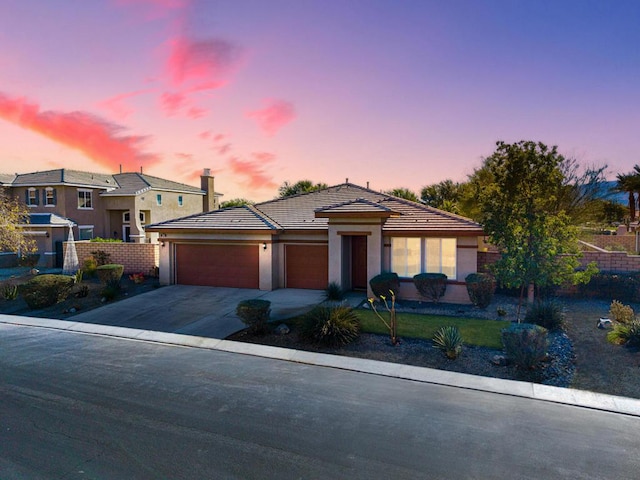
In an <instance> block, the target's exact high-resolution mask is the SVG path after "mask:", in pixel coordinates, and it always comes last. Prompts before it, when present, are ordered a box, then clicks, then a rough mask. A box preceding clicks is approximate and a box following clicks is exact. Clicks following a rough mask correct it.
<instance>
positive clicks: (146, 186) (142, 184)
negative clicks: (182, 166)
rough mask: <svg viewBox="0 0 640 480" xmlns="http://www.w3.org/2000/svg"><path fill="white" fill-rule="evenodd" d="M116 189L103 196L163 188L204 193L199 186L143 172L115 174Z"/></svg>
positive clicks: (181, 191) (138, 192)
mask: <svg viewBox="0 0 640 480" xmlns="http://www.w3.org/2000/svg"><path fill="white" fill-rule="evenodd" d="M113 179H114V180H115V182H116V187H117V188H116V189H115V190H110V191H108V192H105V193H103V194H102V195H103V196H118V195H139V194H141V193H144V192H147V191H149V190H163V191H172V192H180V193H195V194H201V195H204V191H202V190H200V189H199V188H196V187H192V186H191V185H186V184H184V183H178V182H173V181H171V180H165V179H164V178H159V177H153V176H151V175H146V174H142V173H118V174H115V175H113Z"/></svg>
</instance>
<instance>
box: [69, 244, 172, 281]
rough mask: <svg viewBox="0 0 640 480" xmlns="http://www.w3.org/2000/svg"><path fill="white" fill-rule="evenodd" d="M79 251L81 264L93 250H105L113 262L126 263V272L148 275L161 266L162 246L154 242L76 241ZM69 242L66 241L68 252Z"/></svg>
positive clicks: (77, 250)
mask: <svg viewBox="0 0 640 480" xmlns="http://www.w3.org/2000/svg"><path fill="white" fill-rule="evenodd" d="M74 243H75V246H76V252H77V253H78V262H79V263H80V266H82V263H83V261H84V259H85V258H87V257H89V256H91V252H95V251H97V250H101V251H104V252H106V253H108V254H109V255H110V256H111V263H118V264H120V265H124V273H125V274H130V273H144V274H145V275H148V274H150V273H151V271H152V270H153V269H154V267H157V266H159V262H160V252H159V249H160V248H161V247H160V246H159V245H158V244H153V243H123V242H112V243H111V242H110V243H100V242H74ZM67 245H68V242H64V248H65V252H66V248H67Z"/></svg>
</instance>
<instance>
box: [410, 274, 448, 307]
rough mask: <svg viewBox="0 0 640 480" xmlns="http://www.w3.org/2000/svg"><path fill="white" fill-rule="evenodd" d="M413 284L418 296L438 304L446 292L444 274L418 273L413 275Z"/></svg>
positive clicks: (445, 277)
mask: <svg viewBox="0 0 640 480" xmlns="http://www.w3.org/2000/svg"><path fill="white" fill-rule="evenodd" d="M413 284H414V285H415V286H416V289H417V290H418V292H419V293H420V295H422V296H423V297H425V298H428V299H429V300H431V301H432V302H434V303H438V301H439V300H440V298H442V297H443V296H444V293H445V292H446V290H447V276H446V275H445V274H444V273H419V274H417V275H414V277H413Z"/></svg>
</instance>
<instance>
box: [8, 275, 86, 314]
mask: <svg viewBox="0 0 640 480" xmlns="http://www.w3.org/2000/svg"><path fill="white" fill-rule="evenodd" d="M72 288H73V277H70V276H69V275H51V274H47V275H38V276H37V277H33V278H32V279H31V280H29V281H28V282H26V283H23V284H22V285H20V287H19V288H18V291H19V292H20V295H21V296H22V298H24V301H25V302H26V303H27V305H28V306H29V308H31V309H33V310H35V309H38V308H45V307H50V306H51V305H55V304H56V303H59V302H62V301H63V300H65V299H66V298H67V297H68V296H69V294H70V293H71V289H72Z"/></svg>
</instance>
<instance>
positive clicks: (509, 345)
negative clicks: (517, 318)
mask: <svg viewBox="0 0 640 480" xmlns="http://www.w3.org/2000/svg"><path fill="white" fill-rule="evenodd" d="M502 345H503V347H504V351H505V354H506V355H507V358H508V359H509V360H511V361H512V362H513V363H514V364H515V365H516V366H517V367H519V368H522V369H526V370H529V369H532V368H535V367H536V366H538V364H539V363H540V362H541V361H542V360H544V358H545V357H546V355H547V329H546V328H544V327H541V326H539V325H532V324H530V323H517V324H513V325H511V326H509V328H505V329H504V330H502Z"/></svg>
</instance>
